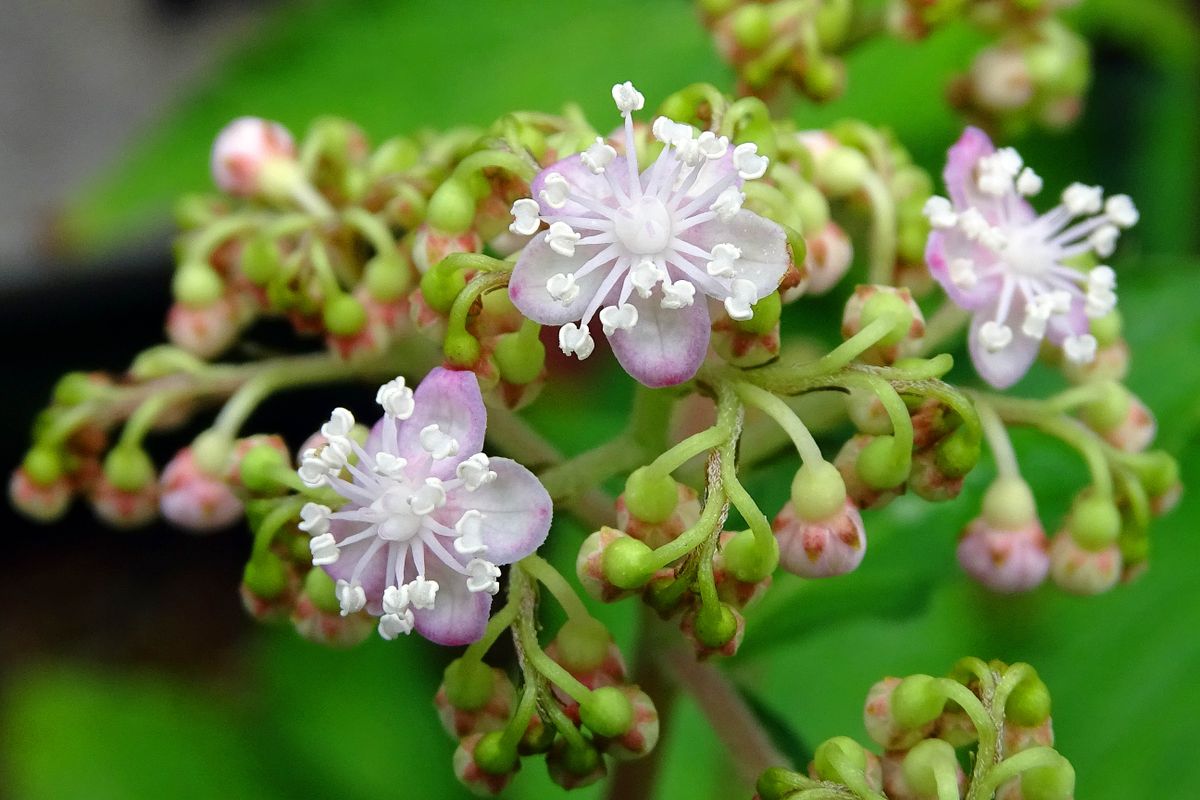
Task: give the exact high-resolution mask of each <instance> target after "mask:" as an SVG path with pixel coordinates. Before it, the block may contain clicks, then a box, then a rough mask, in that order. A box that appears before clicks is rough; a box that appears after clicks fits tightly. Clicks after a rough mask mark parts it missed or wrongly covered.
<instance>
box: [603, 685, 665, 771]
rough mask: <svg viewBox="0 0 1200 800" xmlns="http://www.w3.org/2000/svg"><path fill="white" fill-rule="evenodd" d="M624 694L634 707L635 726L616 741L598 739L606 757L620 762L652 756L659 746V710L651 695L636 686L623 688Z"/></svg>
mask: <svg viewBox="0 0 1200 800" xmlns="http://www.w3.org/2000/svg"><path fill="white" fill-rule="evenodd" d="M621 692H622V694H624V695H625V697H627V698H628V699H629V703H630V705H632V706H633V725H632V726H631V727H630V728H629V730H628V731H626V732H625V734H624V735H623V736H620V737H617V738H615V739H603V738H601V739H598V740H597V745H598V746H599V747H600V749H601V750H603V751H604V753H605V754H606V755H610V756H612V757H613V758H616V759H618V760H620V761H631V760H633V759H636V758H642V757H644V756H647V755H649V754H650V751H651V750H653V749H654V746H655V745H656V744H658V731H659V723H658V709H657V708H655V707H654V701H653V700H651V699H650V695H648V694H646V693H645V692H643V691H642V690H641V689H639V688H638V687H637V686H636V685H632V686H622V687H621Z"/></svg>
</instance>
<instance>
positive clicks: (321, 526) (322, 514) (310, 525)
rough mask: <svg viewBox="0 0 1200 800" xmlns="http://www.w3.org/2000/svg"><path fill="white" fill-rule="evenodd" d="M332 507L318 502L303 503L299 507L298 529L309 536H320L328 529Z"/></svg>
mask: <svg viewBox="0 0 1200 800" xmlns="http://www.w3.org/2000/svg"><path fill="white" fill-rule="evenodd" d="M332 513H333V509H331V508H330V507H329V506H323V505H321V504H320V503H305V504H304V507H303V508H301V509H300V524H299V525H297V526H296V527H298V528H299V529H300V530H302V531H304V532H305V533H307V534H308V535H309V536H320V535H321V534H323V533H327V532H328V531H329V515H330V514H332Z"/></svg>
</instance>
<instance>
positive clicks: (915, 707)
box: [892, 675, 946, 728]
mask: <svg viewBox="0 0 1200 800" xmlns="http://www.w3.org/2000/svg"><path fill="white" fill-rule="evenodd" d="M945 706H946V695H945V693H944V692H943V691H942V690H941V688H940V687H939V686H938V684H937V680H936V679H935V678H932V677H930V676H929V675H910V676H909V677H907V678H905V679H904V680H902V681H900V684H899V685H898V686H897V687H896V691H894V692H893V693H892V717H893V718H894V719H895V720H896V722H897V724H899V725H902V726H903V727H905V728H920V727H922V726H924V725H928V724H929V723H930V722H933V721H934V720H935V719H937V718H938V717H940V716H941V715H942V709H943V708H945Z"/></svg>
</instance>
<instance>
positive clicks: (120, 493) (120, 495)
mask: <svg viewBox="0 0 1200 800" xmlns="http://www.w3.org/2000/svg"><path fill="white" fill-rule="evenodd" d="M155 478H156V476H155V471H154V464H153V463H152V462H151V461H150V457H149V456H148V455H146V453H145V451H143V450H142V449H141V448H139V447H128V446H122V445H118V446H117V447H115V448H113V449H112V450H111V451H109V454H108V456H107V457H106V458H105V459H104V471H103V473H102V474H101V475H100V478H99V480H97V481H96V483H95V484H94V485H93V486H92V489H91V493H90V496H89V498H88V499H89V500H90V501H91V504H92V510H93V511H95V513H96V516H97V517H99V518H100V520H101V521H103V522H105V523H107V524H109V525H112V526H113V527H115V528H121V529H131V528H140V527H142V526H144V525H148V524H150V523H151V522H153V521H154V520H155V518H156V517H157V516H158V484H157V482H156V480H155Z"/></svg>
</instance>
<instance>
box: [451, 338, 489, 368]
mask: <svg viewBox="0 0 1200 800" xmlns="http://www.w3.org/2000/svg"><path fill="white" fill-rule="evenodd" d="M442 352H444V353H445V354H446V360H447V361H449V362H450V363H451V364H454V365H455V366H458V367H470V366H473V365H474V364H475V363H476V362H477V361H479V356H480V354H481V353H482V352H483V349H482V348H481V347H480V346H479V340H478V339H476V338H475V337H474V336H472V335H471V334H469V333H467V332H466V331H450V332H448V333H447V334H446V341H445V342H444V343H443V344H442Z"/></svg>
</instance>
